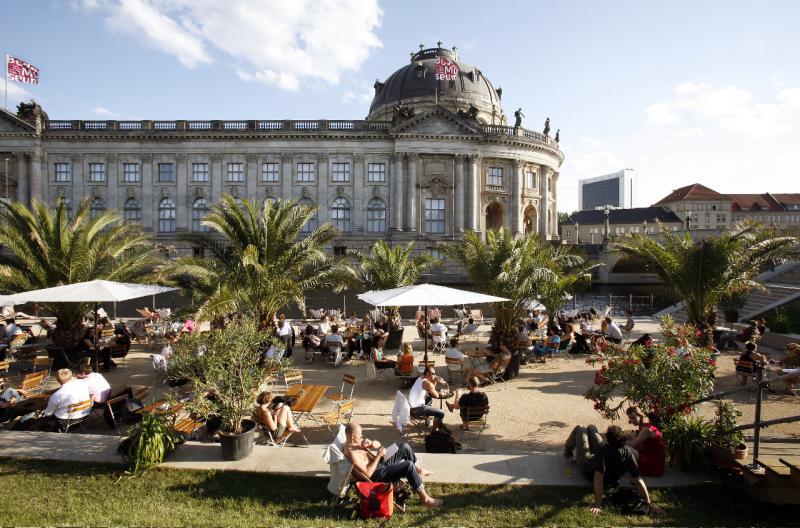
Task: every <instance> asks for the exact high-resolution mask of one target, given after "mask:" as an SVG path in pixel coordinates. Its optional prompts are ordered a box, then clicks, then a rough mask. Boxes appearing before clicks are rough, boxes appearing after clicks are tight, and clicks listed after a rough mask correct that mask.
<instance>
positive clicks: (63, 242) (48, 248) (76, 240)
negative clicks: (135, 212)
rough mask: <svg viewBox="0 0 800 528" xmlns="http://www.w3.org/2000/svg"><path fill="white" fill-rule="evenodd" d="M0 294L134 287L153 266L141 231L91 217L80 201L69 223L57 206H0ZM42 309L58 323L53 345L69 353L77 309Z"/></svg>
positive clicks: (112, 218) (104, 216)
mask: <svg viewBox="0 0 800 528" xmlns="http://www.w3.org/2000/svg"><path fill="white" fill-rule="evenodd" d="M0 245H2V246H3V248H4V251H3V252H2V253H0V292H5V293H12V292H20V291H26V290H33V289H40V288H49V287H52V286H60V285H64V284H73V283H77V282H84V281H88V280H94V279H106V280H113V281H122V282H136V281H137V280H140V279H142V278H144V277H145V276H147V275H148V274H149V273H150V272H151V271H152V269H153V267H154V266H155V264H156V263H157V262H158V260H157V257H156V254H155V252H154V251H153V246H152V244H151V242H150V239H149V238H148V237H147V236H145V235H143V234H142V232H141V229H139V228H137V227H135V226H133V225H132V224H128V223H123V222H122V219H121V217H120V216H119V214H117V213H116V212H113V211H106V212H104V213H101V214H99V215H97V216H96V217H95V218H92V217H91V214H90V210H89V201H88V200H84V201H83V202H82V203H81V205H80V208H79V209H78V211H77V213H76V214H75V218H74V219H70V218H69V216H68V214H67V209H66V208H65V206H64V203H63V201H62V200H59V201H58V202H57V203H56V206H55V208H50V207H48V206H47V205H46V204H44V203H42V202H40V201H38V200H34V201H33V204H32V205H31V208H30V209H28V208H27V207H26V206H25V205H24V204H22V203H21V202H8V203H2V204H1V205H0ZM42 308H44V309H45V310H46V311H48V312H50V313H51V314H52V315H54V316H55V317H57V318H58V321H57V328H56V330H55V333H54V335H53V343H54V344H55V345H57V346H59V347H61V349H62V350H64V351H67V352H69V351H71V350H72V349H73V348H74V347H75V344H76V343H77V342H78V340H79V338H80V332H81V323H82V320H83V315H84V314H85V313H86V312H87V311H88V310H89V309H90V306H89V305H87V304H80V303H48V304H42Z"/></svg>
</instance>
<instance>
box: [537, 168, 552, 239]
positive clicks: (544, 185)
mask: <svg viewBox="0 0 800 528" xmlns="http://www.w3.org/2000/svg"><path fill="white" fill-rule="evenodd" d="M549 180H550V169H547V168H544V169H543V170H542V172H541V174H540V175H539V183H540V186H539V192H540V193H541V200H540V201H539V203H540V204H541V207H539V234H540V235H541V236H542V237H544V239H545V240H549V239H550V236H549V235H550V222H549V218H550V181H549Z"/></svg>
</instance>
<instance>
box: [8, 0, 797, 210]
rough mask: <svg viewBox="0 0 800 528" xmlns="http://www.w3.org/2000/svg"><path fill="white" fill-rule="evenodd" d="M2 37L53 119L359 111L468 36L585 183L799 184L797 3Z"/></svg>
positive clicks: (118, 19)
mask: <svg viewBox="0 0 800 528" xmlns="http://www.w3.org/2000/svg"><path fill="white" fill-rule="evenodd" d="M2 12H3V14H4V18H5V17H8V18H10V19H11V20H12V21H13V23H10V24H9V23H7V24H3V32H2V33H1V34H0V50H1V51H4V52H7V53H10V54H12V55H16V56H18V57H20V58H23V59H26V60H28V61H30V62H32V63H33V64H34V65H36V66H38V67H39V68H40V69H41V72H42V73H41V75H42V77H41V84H39V85H38V86H35V87H30V86H27V85H16V84H14V83H9V86H10V93H9V98H10V100H11V101H12V102H14V104H15V101H16V100H19V99H20V98H25V99H27V98H30V97H31V95H32V96H34V97H35V98H36V99H37V100H39V101H40V102H41V103H42V105H43V106H44V108H45V110H46V111H47V112H48V113H49V115H50V116H51V117H52V118H56V119H113V118H131V119H153V118H155V119H176V118H181V119H236V118H243V119H280V118H293V119H302V118H312V119H313V118H328V119H333V118H345V119H346V118H350V119H357V118H363V117H364V116H365V115H366V113H367V111H368V107H369V101H370V99H371V89H372V88H371V87H372V83H373V82H374V80H375V79H376V78H380V79H385V78H386V77H387V76H388V75H390V74H391V73H392V72H393V71H394V70H395V69H397V68H399V67H400V66H402V65H403V64H405V63H406V62H407V61H408V57H409V52H410V51H413V50H415V49H417V46H418V45H419V44H420V43H424V44H426V45H428V46H430V45H434V44H435V42H436V41H437V40H441V41H443V42H444V44H445V45H446V46H453V45H456V46H458V47H459V51H460V55H461V59H462V61H463V62H465V63H467V64H474V65H476V66H478V67H479V68H481V70H482V71H483V72H484V74H485V75H486V76H487V77H488V78H489V79H491V80H492V82H493V83H494V85H495V86H502V88H503V105H504V109H505V111H506V114H507V115H511V113H512V112H513V110H515V109H516V108H517V107H522V109H523V112H524V113H525V114H526V116H527V118H526V119H525V121H524V122H523V126H526V127H528V128H534V129H540V128H541V126H542V123H543V121H544V119H545V117H547V116H550V118H551V120H552V124H553V129H554V130H555V129H557V128H560V129H561V137H562V147H563V149H564V151H565V153H566V156H567V159H566V161H565V163H564V165H563V167H562V170H561V177H560V181H559V188H558V192H559V209H560V210H563V211H568V210H572V209H573V208H575V207H576V206H577V179H578V178H582V177H591V176H597V175H600V174H605V173H609V172H613V171H616V170H619V169H621V168H624V167H631V168H634V169H636V171H637V174H638V178H639V190H638V196H637V202H638V205H648V204H650V203H653V202H654V201H656V200H658V199H659V198H661V197H662V196H664V195H666V194H667V193H668V192H670V191H671V190H672V189H674V188H677V187H680V186H683V185H686V184H689V183H694V182H701V183H704V184H705V185H708V186H710V187H712V188H714V189H716V190H718V191H721V192H766V191H771V192H800V184H798V183H797V181H798V180H799V179H798V175H799V174H800V149H798V148H797V138H798V132H800V54H799V53H798V50H800V31H797V27H798V26H799V25H800V2H795V1H791V0H786V1H767V2H759V3H755V2H740V1H733V0H726V1H722V0H720V1H703V2H698V1H696V0H695V1H674V0H673V1H670V2H648V1H641V0H637V1H610V0H609V1H600V0H584V1H562V2H554V1H548V2H540V1H513V2H512V1H508V2H502V1H497V2H492V3H490V2H485V1H484V2H472V1H466V0H462V1H458V2H456V1H446V0H441V1H438V2H430V1H428V2H423V1H410V0H406V1H400V0H390V1H389V0H382V1H379V2H378V1H373V0H322V1H315V2H312V1H310V0H293V1H291V2H290V1H272V0H226V1H222V0H61V1H49V0H5V1H4V2H3V6H2Z"/></svg>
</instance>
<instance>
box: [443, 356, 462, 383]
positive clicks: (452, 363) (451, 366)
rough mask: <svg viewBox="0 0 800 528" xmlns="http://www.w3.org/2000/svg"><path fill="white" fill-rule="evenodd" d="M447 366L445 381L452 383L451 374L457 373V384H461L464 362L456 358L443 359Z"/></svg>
mask: <svg viewBox="0 0 800 528" xmlns="http://www.w3.org/2000/svg"><path fill="white" fill-rule="evenodd" d="M444 362H445V364H446V365H447V379H448V381H449V382H450V383H453V373H454V372H455V373H458V376H457V378H458V382H459V383H461V382H462V381H463V378H464V361H463V360H461V359H456V358H444Z"/></svg>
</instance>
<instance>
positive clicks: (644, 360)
mask: <svg viewBox="0 0 800 528" xmlns="http://www.w3.org/2000/svg"><path fill="white" fill-rule="evenodd" d="M700 338H701V336H698V335H696V332H695V328H694V327H693V326H689V325H676V324H674V323H673V322H672V321H669V320H668V321H664V322H662V339H661V341H660V342H658V343H653V344H651V346H649V347H647V348H643V347H639V346H634V347H630V349H628V350H624V351H620V352H618V353H617V354H615V355H614V356H608V357H605V358H601V359H594V360H592V359H590V360H588V361H589V362H592V363H595V364H599V365H600V369H599V370H598V371H597V373H596V374H595V378H594V385H593V386H592V387H591V388H590V389H589V390H588V391H587V392H586V395H585V396H586V398H587V399H590V400H592V401H593V402H594V408H595V409H597V411H598V412H599V413H600V414H601V415H603V417H605V418H607V419H616V418H618V417H619V416H620V413H621V411H622V410H624V407H626V406H628V405H636V406H638V407H639V408H640V409H641V410H642V411H643V412H644V413H646V414H649V415H653V416H655V417H657V418H658V419H659V420H660V421H661V422H662V423H665V424H666V423H669V422H671V421H672V419H673V418H674V417H675V416H677V415H679V414H682V413H683V414H688V413H690V412H691V410H692V408H691V406H690V402H692V401H693V400H696V399H699V398H702V397H704V396H706V395H708V394H709V393H710V392H711V389H712V388H713V378H712V376H713V373H714V368H715V360H714V354H713V353H712V349H710V348H708V347H701V346H698V342H699V341H700V340H701V339H700Z"/></svg>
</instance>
